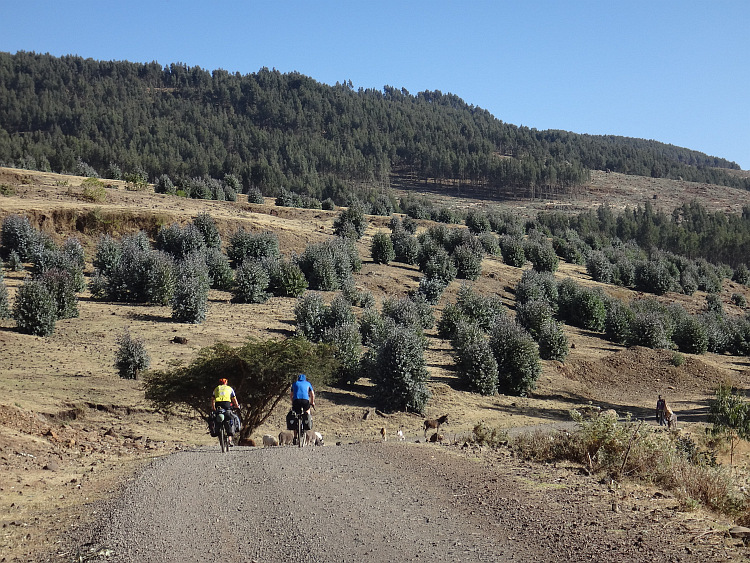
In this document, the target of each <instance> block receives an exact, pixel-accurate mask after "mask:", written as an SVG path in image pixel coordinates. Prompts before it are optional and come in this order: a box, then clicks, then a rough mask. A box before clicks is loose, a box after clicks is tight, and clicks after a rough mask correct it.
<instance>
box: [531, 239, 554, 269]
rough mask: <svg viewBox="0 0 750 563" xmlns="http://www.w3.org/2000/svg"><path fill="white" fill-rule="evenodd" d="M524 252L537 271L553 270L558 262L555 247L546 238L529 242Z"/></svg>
mask: <svg viewBox="0 0 750 563" xmlns="http://www.w3.org/2000/svg"><path fill="white" fill-rule="evenodd" d="M524 252H525V254H526V257H527V258H528V259H529V261H530V262H531V264H532V265H533V266H534V269H535V270H537V271H539V272H554V271H555V270H557V266H558V265H559V264H560V260H559V258H558V257H557V253H556V252H555V249H554V248H552V244H551V243H550V242H549V241H547V240H544V241H531V242H529V243H528V244H527V245H526V247H525V249H524Z"/></svg>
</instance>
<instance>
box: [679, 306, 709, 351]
mask: <svg viewBox="0 0 750 563" xmlns="http://www.w3.org/2000/svg"><path fill="white" fill-rule="evenodd" d="M672 340H673V341H674V343H675V344H677V347H678V348H679V350H680V352H686V353H688V354H703V353H704V352H706V350H708V335H707V334H706V329H705V328H704V326H703V323H702V322H701V321H700V319H698V318H697V317H694V316H692V315H685V316H684V317H682V319H680V322H678V323H677V326H676V327H675V331H674V334H673V336H672Z"/></svg>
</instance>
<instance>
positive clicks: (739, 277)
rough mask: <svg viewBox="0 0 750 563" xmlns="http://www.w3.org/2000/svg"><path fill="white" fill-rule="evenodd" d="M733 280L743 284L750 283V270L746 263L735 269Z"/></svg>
mask: <svg viewBox="0 0 750 563" xmlns="http://www.w3.org/2000/svg"><path fill="white" fill-rule="evenodd" d="M732 281H733V282H737V283H741V284H742V285H749V284H750V270H748V268H747V266H746V265H745V264H740V265H739V266H737V267H736V268H735V269H734V273H733V274H732Z"/></svg>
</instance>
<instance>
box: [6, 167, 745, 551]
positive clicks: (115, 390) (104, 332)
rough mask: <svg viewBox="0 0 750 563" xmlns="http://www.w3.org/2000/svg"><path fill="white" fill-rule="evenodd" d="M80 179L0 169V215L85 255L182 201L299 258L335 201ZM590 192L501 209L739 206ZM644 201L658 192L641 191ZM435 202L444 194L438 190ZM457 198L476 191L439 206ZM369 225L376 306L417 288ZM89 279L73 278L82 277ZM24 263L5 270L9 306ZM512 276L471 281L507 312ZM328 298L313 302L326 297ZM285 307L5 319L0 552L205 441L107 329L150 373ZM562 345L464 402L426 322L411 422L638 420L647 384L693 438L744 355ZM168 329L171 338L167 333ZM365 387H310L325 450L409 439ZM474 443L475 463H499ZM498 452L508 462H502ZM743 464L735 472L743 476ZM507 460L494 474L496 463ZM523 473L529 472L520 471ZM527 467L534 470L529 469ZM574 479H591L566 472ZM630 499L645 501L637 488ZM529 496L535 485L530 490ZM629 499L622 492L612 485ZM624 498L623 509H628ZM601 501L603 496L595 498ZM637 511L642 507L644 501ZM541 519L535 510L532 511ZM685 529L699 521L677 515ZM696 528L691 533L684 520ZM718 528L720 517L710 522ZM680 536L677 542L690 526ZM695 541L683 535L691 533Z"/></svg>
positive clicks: (257, 326) (397, 418) (376, 221)
mask: <svg viewBox="0 0 750 563" xmlns="http://www.w3.org/2000/svg"><path fill="white" fill-rule="evenodd" d="M82 180H83V178H78V177H73V176H60V175H55V174H45V173H37V172H28V171H19V170H12V169H2V168H0V185H6V186H8V187H9V188H10V191H12V192H14V193H13V195H9V196H2V197H0V220H2V218H3V217H4V216H5V215H7V214H9V213H24V214H26V215H27V216H29V217H30V218H31V219H32V220H33V221H34V222H35V223H36V224H37V225H38V226H39V227H40V228H42V229H43V230H45V231H46V232H48V233H49V234H50V235H52V236H53V238H55V239H56V240H57V241H58V242H61V241H63V240H64V239H65V238H67V237H68V236H70V235H75V236H77V237H78V238H79V240H81V242H82V244H83V245H84V247H85V248H86V250H87V256H89V257H90V256H91V255H92V254H93V249H94V247H95V244H96V241H97V240H98V237H99V234H100V233H101V232H102V231H107V232H110V233H111V234H112V235H113V236H121V235H122V234H125V233H128V232H133V231H134V230H137V229H139V228H144V229H146V230H147V231H148V232H150V234H155V231H156V229H158V226H159V225H162V224H170V223H172V222H180V223H185V222H187V221H189V220H191V219H192V218H193V217H195V216H196V215H197V214H198V213H199V212H202V211H208V212H209V213H210V214H211V215H212V217H213V218H214V219H215V220H216V221H217V223H218V225H219V227H220V229H221V230H222V234H223V236H224V239H225V240H226V238H227V235H228V234H229V233H230V232H231V231H232V230H234V229H236V228H237V227H238V226H240V225H242V226H245V227H246V228H249V229H253V230H272V231H274V232H275V233H276V234H277V235H278V236H279V240H280V244H281V247H282V249H283V251H284V252H290V251H296V252H301V251H302V250H303V249H304V248H305V246H306V245H307V244H309V243H310V242H315V241H320V240H324V239H325V238H326V237H328V236H330V235H331V233H332V231H333V229H332V225H333V220H334V218H335V216H336V213H335V212H327V211H319V210H318V211H315V210H297V209H286V208H278V207H275V206H274V205H272V203H273V202H272V201H271V200H268V201H267V202H266V204H265V205H251V204H247V203H241V202H234V203H230V202H206V201H195V200H186V199H180V198H176V197H171V196H166V195H161V194H154V193H153V192H152V191H146V192H131V191H127V190H126V189H125V187H124V184H123V183H121V182H111V183H112V186H113V187H112V188H111V189H108V190H107V197H106V200H105V201H104V202H102V203H91V202H86V201H83V200H82V199H81V194H82V189H81V188H80V183H81V181H82ZM590 193H591V196H590V197H589V196H587V197H584V196H578V197H577V198H576V199H571V200H566V201H554V202H553V201H541V202H526V201H523V202H506V203H505V205H508V206H509V207H510V208H511V209H514V210H515V211H516V212H518V213H519V214H527V213H532V212H535V211H536V210H539V209H574V210H577V209H584V208H587V207H589V206H595V205H599V204H600V203H603V202H606V203H609V204H610V205H612V206H613V207H624V206H625V205H630V206H633V205H637V204H639V203H643V202H645V201H647V200H649V201H652V203H654V205H655V206H657V207H662V206H664V207H663V208H664V209H665V210H671V208H672V207H674V206H675V205H678V204H680V203H682V202H684V201H690V200H692V199H698V200H699V201H701V203H703V204H704V205H706V206H707V207H709V208H711V209H716V210H725V211H732V212H736V211H738V210H740V209H741V208H742V206H743V205H749V204H750V194H748V193H747V192H742V191H737V190H731V189H729V188H723V187H717V186H704V185H701V184H691V183H687V182H670V181H666V180H653V181H652V180H650V179H641V178H629V177H626V176H622V175H618V174H604V173H595V174H594V179H593V181H592V186H591V190H590ZM654 195H658V197H657V198H656V199H654V198H653V196H654ZM446 201H447V200H446ZM451 203H452V204H455V205H460V206H463V207H466V206H470V205H483V204H484V203H486V202H476V201H470V200H460V201H457V200H452V201H451ZM386 224H387V218H375V217H373V218H372V221H371V225H370V228H369V229H368V231H367V233H366V235H365V237H363V239H362V240H361V241H360V242H359V249H360V254H361V256H362V258H363V262H364V265H363V268H362V271H361V272H360V273H359V274H357V275H356V276H355V279H356V283H357V286H358V288H359V289H361V290H369V291H371V292H372V293H373V295H374V296H375V298H376V299H377V300H378V301H380V300H381V299H382V298H383V297H384V296H386V295H398V294H403V293H405V292H406V291H407V290H409V289H411V288H413V287H415V286H416V285H417V284H418V280H419V277H420V274H419V272H418V271H417V270H416V268H414V267H411V266H405V265H400V264H393V265H390V266H384V265H376V264H374V263H372V262H371V261H369V244H370V240H371V237H372V235H373V234H374V233H375V232H377V231H378V230H379V229H383V230H384V229H385V228H386ZM89 273H90V271H89ZM24 276H25V273H23V272H21V273H14V272H6V278H5V283H6V286H7V287H8V290H9V294H10V300H11V302H12V301H13V296H14V294H15V291H16V289H17V288H18V286H19V285H20V284H21V283H22V281H23V278H24ZM520 276H521V270H520V269H517V268H512V267H508V266H506V265H505V264H503V263H502V262H501V261H500V260H499V259H495V258H488V259H486V260H485V262H484V265H483V273H482V277H481V278H480V279H479V280H478V281H477V282H475V289H476V290H477V291H479V292H482V293H496V294H498V295H500V296H501V297H502V298H503V299H504V300H505V301H506V302H507V304H508V305H510V306H512V305H513V295H512V292H511V291H510V288H512V287H514V286H515V284H516V283H517V281H518V279H520ZM557 276H559V277H563V276H572V277H575V278H576V280H577V281H578V282H579V283H585V284H592V285H597V284H595V282H592V281H591V280H590V278H588V276H587V275H586V273H585V268H582V267H580V266H575V265H570V264H562V265H561V267H560V269H559V271H558V273H557ZM459 287H460V286H459V284H458V282H454V283H453V284H451V286H449V288H448V290H447V291H446V293H445V295H444V297H443V298H442V299H441V302H440V303H439V304H438V306H437V308H436V309H437V310H436V318H439V315H440V311H441V310H442V307H443V306H444V304H445V303H447V302H451V301H453V300H455V295H456V292H457V290H458V288H459ZM603 289H604V290H605V291H608V292H610V293H613V294H616V295H617V296H618V297H620V298H628V299H629V298H634V297H637V296H636V295H634V294H633V293H632V292H629V291H628V290H623V289H621V288H614V287H611V286H604V287H603ZM734 292H738V293H743V294H744V295H745V296H746V298H748V300H750V295H748V288H745V287H741V286H738V285H736V284H732V283H729V282H725V286H724V289H723V292H722V297H723V301H724V306H725V308H726V310H727V311H728V312H730V313H731V314H740V313H742V311H740V310H739V309H737V308H736V307H734V306H733V305H731V304H730V299H729V297H730V296H731V294H732V293H734ZM329 297H330V296H329ZM661 299H664V300H667V301H679V302H681V303H682V304H683V305H685V306H687V307H688V308H693V309H698V308H700V307H702V304H703V303H704V300H705V295H704V294H701V293H700V292H698V293H697V294H696V295H694V296H692V297H690V298H686V297H685V296H681V295H675V294H668V295H666V296H663V297H662V298H661ZM293 307H294V300H293V299H283V298H273V299H271V300H270V301H269V302H268V303H266V304H263V305H242V304H231V303H229V294H227V293H223V292H218V291H212V293H211V295H210V307H209V311H208V315H207V319H206V321H205V322H204V323H203V324H201V325H184V324H177V323H173V322H171V319H170V314H171V312H170V310H169V308H166V307H150V306H139V305H125V304H119V303H106V302H97V301H93V300H91V299H90V296H89V295H88V294H87V293H86V292H84V293H83V294H82V295H81V300H80V302H79V309H80V316H79V317H78V318H75V319H67V320H64V321H60V322H58V323H57V325H56V329H55V333H54V334H53V335H51V336H50V337H47V338H39V337H34V336H29V335H23V334H20V333H17V332H16V331H15V330H14V322H13V321H11V320H0V396H2V397H4V399H2V400H0V468H1V469H2V477H0V506H3V507H7V508H8V510H5V511H3V512H2V513H0V522H1V523H2V539H0V561H5V560H7V561H14V560H18V561H21V560H26V561H33V560H35V558H37V557H41V556H40V555H39V554H41V553H45V552H50V551H52V552H54V551H55V545H56V542H60V541H62V539H61V538H63V537H65V532H66V530H68V529H69V528H70V526H71V523H75V522H83V521H88V519H89V518H90V516H91V515H90V514H89V512H90V507H91V506H93V504H92V503H94V502H95V501H99V500H101V499H105V498H109V497H111V496H112V495H113V494H114V492H115V491H116V490H118V487H119V484H120V483H121V482H123V480H125V478H126V477H127V476H129V475H131V474H132V473H133V471H135V470H136V469H137V468H138V467H140V466H142V464H143V462H144V460H149V459H151V458H153V457H154V456H162V455H164V454H166V453H170V452H174V451H177V450H185V449H189V448H192V447H193V446H195V445H199V446H209V445H212V440H211V439H210V437H208V435H207V434H206V433H205V430H204V428H203V425H202V424H201V423H200V421H198V420H196V419H192V418H172V419H169V420H164V418H163V417H162V416H161V415H160V414H159V413H156V412H153V409H152V408H151V407H150V405H149V404H148V403H146V402H145V400H144V399H143V394H142V391H141V388H140V383H139V382H137V381H127V380H121V379H119V378H118V377H117V376H116V373H115V370H114V368H113V362H114V351H115V347H116V345H115V339H116V337H117V336H118V335H119V334H121V333H122V331H123V330H124V328H126V327H127V328H129V330H130V331H131V333H132V334H134V335H137V337H138V338H142V339H144V341H145V342H146V347H147V349H148V351H149V354H150V356H151V359H152V367H153V368H156V369H160V368H166V367H168V366H169V365H173V363H174V362H178V361H183V362H189V361H191V360H192V359H193V358H194V357H195V355H196V353H197V352H198V350H200V348H202V347H204V346H208V345H211V344H213V343H214V342H216V341H218V340H222V341H225V342H228V343H229V344H233V345H237V344H239V343H241V342H243V341H244V339H245V337H246V336H248V335H257V336H261V337H280V336H285V335H290V334H292V331H293V330H294V321H293V319H294V315H293ZM565 331H566V334H567V336H568V338H569V340H570V342H571V343H572V344H573V345H574V346H575V348H573V349H572V350H571V353H570V355H569V356H568V358H567V360H566V362H565V363H564V364H562V363H559V362H544V366H543V373H542V376H541V378H540V380H539V384H538V387H537V389H536V391H535V392H534V393H533V394H532V396H530V397H526V398H518V397H506V396H502V395H499V396H494V397H480V396H476V395H473V394H469V393H465V392H462V391H460V390H458V386H457V385H456V378H455V376H454V373H453V371H452V360H451V357H450V347H449V345H447V344H446V343H445V342H444V341H442V340H440V339H438V338H436V337H435V333H434V330H433V331H431V332H428V336H429V337H430V338H429V348H428V350H427V353H426V358H427V363H428V367H429V369H430V373H431V377H432V382H431V385H430V387H431V390H432V392H433V398H432V400H431V402H430V403H429V404H428V407H427V413H426V414H427V415H428V416H431V417H433V416H438V415H441V414H445V413H448V414H449V415H450V419H449V424H448V426H447V427H445V428H444V429H441V431H442V433H443V434H444V435H445V437H446V443H448V442H450V443H457V444H462V443H463V442H464V440H465V439H466V438H468V437H470V436H471V433H472V428H473V427H474V425H475V424H476V423H478V422H480V421H483V422H484V423H486V424H487V425H490V426H492V427H501V428H513V427H526V426H532V425H537V424H540V423H546V422H557V421H564V420H569V416H568V411H569V410H570V409H571V408H574V407H577V406H581V405H587V404H589V402H590V403H592V404H594V405H598V406H601V407H602V408H614V409H615V410H617V412H618V413H620V414H621V415H624V414H626V413H631V414H632V415H633V416H635V417H644V418H645V417H650V416H651V415H652V411H653V405H654V403H655V397H656V395H657V394H659V393H661V394H663V395H665V396H666V397H667V399H668V400H669V401H670V403H671V404H672V405H673V407H674V408H675V410H676V411H677V413H678V415H679V416H680V422H681V423H683V424H684V425H683V431H685V432H694V433H695V435H696V436H700V435H701V433H702V429H703V427H704V425H705V421H706V411H707V400H708V399H709V398H710V396H711V393H712V390H713V389H714V388H715V386H716V384H717V383H718V382H720V381H722V380H731V381H733V382H735V383H736V384H738V385H739V386H741V387H742V388H747V387H748V372H747V369H748V360H747V358H738V357H731V356H717V355H713V354H704V355H702V356H691V355H688V354H685V358H686V361H685V363H684V364H683V365H682V366H680V367H679V368H677V367H674V366H673V365H671V359H672V356H671V352H667V351H654V350H648V349H641V348H634V349H624V348H622V347H620V346H617V345H614V344H612V343H610V342H607V341H605V340H604V339H602V338H601V336H600V335H597V334H594V333H589V332H586V331H582V330H579V329H575V328H572V327H567V326H566V327H565ZM175 336H182V337H184V338H186V339H187V343H186V344H175V343H174V342H173V338H174V337H175ZM368 386H369V382H368V381H367V380H361V381H360V382H359V384H358V385H357V386H356V387H355V388H354V389H353V390H352V391H346V392H345V391H341V390H338V389H326V390H322V391H321V392H320V393H319V400H318V401H317V406H318V411H317V413H316V425H317V427H318V428H321V429H323V431H324V434H325V436H326V441H327V443H328V444H331V443H335V442H337V441H340V442H343V443H349V442H358V441H363V440H364V441H370V440H376V439H378V438H379V430H380V428H381V427H384V426H385V427H386V428H387V429H388V432H389V433H390V435H391V436H393V435H394V434H395V431H396V430H397V429H399V428H403V430H404V432H405V434H406V435H407V437H408V441H414V440H416V439H422V419H421V418H420V417H418V416H416V415H410V414H396V415H392V416H387V417H385V416H380V415H377V414H376V415H373V416H371V417H368V418H367V419H364V416H363V415H364V413H365V412H366V409H369V408H370V407H371V404H370V401H369V399H368V393H367V391H368ZM283 415H284V413H283V412H279V413H275V414H274V415H273V416H272V417H271V419H269V421H267V423H266V424H265V425H264V426H263V427H261V428H258V429H257V432H256V438H258V437H260V436H261V435H262V434H264V433H270V434H277V433H278V430H279V429H280V428H281V426H282V425H283ZM490 455H495V454H488V453H486V452H485V453H483V454H482V456H484V457H483V458H482V459H484V460H485V462H486V463H492V464H496V463H499V462H497V460H495V459H490V458H488V457H486V456H490ZM503 463H512V462H511V461H507V460H505V461H503ZM747 464H748V457H747V455H746V453H745V452H743V453H742V455H741V456H740V461H739V463H737V461H736V465H738V466H739V467H740V468H741V470H742V471H746V468H747ZM512 467H513V466H512V465H509V466H508V469H507V470H508V471H511V472H512V471H513V469H512ZM534 471H537V469H534ZM538 471H543V470H542V469H538ZM577 486H581V487H592V489H591V490H592V491H593V490H595V489H596V487H597V486H598V485H597V484H596V483H594V482H593V481H591V480H583V481H582V482H581V483H580V484H578V485H577ZM628 487H632V488H633V489H632V490H633V491H635V492H633V493H632V494H633V495H634V496H635V497H638V498H639V499H641V500H643V503H641V504H642V506H648V505H649V502H650V501H649V499H650V498H651V497H649V495H650V494H653V491H650V492H644V491H642V490H641V491H640V492H639V490H638V487H636V486H635V485H632V484H631V485H628ZM539 494H540V496H539V499H538V500H539V501H540V502H541V501H542V499H543V498H544V495H545V494H546V493H545V492H544V491H543V490H541V489H540V493H539ZM628 494H630V493H628ZM635 504H638V503H635ZM601 509H602V510H606V507H603V508H601ZM644 510H645V509H644ZM540 518H541V516H540ZM680 518H684V519H686V521H692V522H693V524H690V525H689V526H688V527H690V529H691V530H693V531H692V532H690V533H687V532H685V535H684V536H680V537H682V538H683V540H684V541H685V542H690V541H691V538H696V537H699V538H702V539H701V541H704V542H705V541H710V542H715V541H719V542H720V543H721V541H723V540H717V537H718V536H717V535H716V534H714V533H707V534H706V535H701V534H702V533H703V532H702V531H695V530H696V529H698V528H700V526H703V528H701V529H702V530H703V531H706V530H708V529H710V528H711V527H713V526H720V525H722V524H726V520H723V519H721V518H719V517H718V516H715V515H710V514H706V513H703V512H700V511H699V512H696V513H684V514H683V513H681V516H680ZM695 522H698V523H700V524H695ZM696 526H697V528H696ZM717 529H721V528H717ZM691 534H692V536H691ZM701 541H698V543H699V544H700V543H701Z"/></svg>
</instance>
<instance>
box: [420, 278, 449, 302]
mask: <svg viewBox="0 0 750 563" xmlns="http://www.w3.org/2000/svg"><path fill="white" fill-rule="evenodd" d="M446 286H447V284H446V283H445V281H443V280H441V279H439V278H428V277H427V276H422V278H421V279H420V280H419V287H418V288H417V293H418V294H419V295H421V296H422V297H423V298H424V300H425V301H427V303H429V304H430V305H435V304H437V302H438V301H439V300H440V296H441V295H442V294H443V292H444V291H445V288H446Z"/></svg>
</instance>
